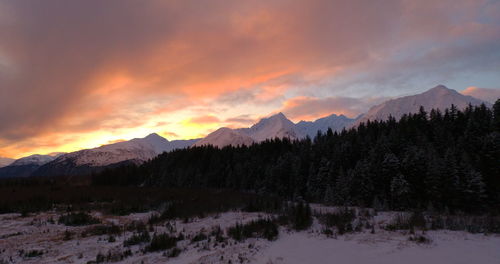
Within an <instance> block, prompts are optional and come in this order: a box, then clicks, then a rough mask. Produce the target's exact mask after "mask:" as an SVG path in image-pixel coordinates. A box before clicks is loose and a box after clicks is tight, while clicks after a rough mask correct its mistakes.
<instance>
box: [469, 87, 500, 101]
mask: <svg viewBox="0 0 500 264" xmlns="http://www.w3.org/2000/svg"><path fill="white" fill-rule="evenodd" d="M461 93H463V94H466V95H470V96H472V97H476V98H479V99H481V100H484V101H486V102H490V103H492V104H493V103H495V101H496V100H497V99H500V89H490V88H479V87H476V86H470V87H467V89H465V90H463V91H462V92H461Z"/></svg>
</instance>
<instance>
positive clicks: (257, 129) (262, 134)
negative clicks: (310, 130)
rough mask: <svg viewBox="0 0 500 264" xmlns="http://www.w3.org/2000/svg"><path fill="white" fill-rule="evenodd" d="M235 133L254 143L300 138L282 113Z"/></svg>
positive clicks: (292, 124) (291, 123)
mask: <svg viewBox="0 0 500 264" xmlns="http://www.w3.org/2000/svg"><path fill="white" fill-rule="evenodd" d="M236 131H238V132H240V133H243V134H246V135H248V136H249V137H251V138H252V139H253V140H254V141H256V142H261V141H264V140H266V139H272V138H285V137H286V138H290V139H297V138H301V137H302V135H301V134H300V132H299V131H298V130H297V128H296V127H295V124H294V123H293V122H292V121H290V120H289V119H288V118H286V116H285V115H284V114H283V113H281V112H280V113H278V114H275V115H273V116H270V117H268V118H263V119H261V120H260V121H259V122H258V123H257V124H255V125H253V126H251V127H250V128H240V129H237V130H236Z"/></svg>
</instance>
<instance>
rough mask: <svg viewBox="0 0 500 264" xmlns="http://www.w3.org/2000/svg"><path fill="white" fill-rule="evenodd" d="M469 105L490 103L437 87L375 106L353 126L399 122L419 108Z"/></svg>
mask: <svg viewBox="0 0 500 264" xmlns="http://www.w3.org/2000/svg"><path fill="white" fill-rule="evenodd" d="M469 103H470V104H472V105H480V104H483V103H484V104H485V105H487V106H491V104H490V103H487V102H484V101H482V100H479V99H477V98H474V97H471V96H467V95H463V94H461V93H459V92H457V91H455V90H453V89H449V88H447V87H446V86H444V85H438V86H436V87H434V88H432V89H430V90H428V91H426V92H424V93H421V94H416V95H411V96H405V97H400V98H396V99H392V100H389V101H386V102H384V103H382V104H379V105H376V106H374V107H372V108H370V110H369V111H368V112H367V113H366V114H364V115H363V116H362V117H361V118H359V119H358V120H357V121H356V122H355V123H354V124H353V125H354V126H356V125H358V124H360V123H361V122H366V121H368V120H386V119H388V118H389V116H393V117H394V118H395V119H396V120H399V119H400V118H401V117H402V116H403V115H404V114H408V113H417V112H418V111H419V109H420V106H423V107H424V108H425V109H426V110H431V109H442V110H444V109H446V108H449V107H450V106H451V105H452V104H453V105H455V106H456V107H457V108H458V109H464V108H465V107H467V105H468V104H469Z"/></svg>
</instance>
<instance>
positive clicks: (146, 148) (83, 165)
mask: <svg viewBox="0 0 500 264" xmlns="http://www.w3.org/2000/svg"><path fill="white" fill-rule="evenodd" d="M196 141H197V139H193V140H174V141H168V140H167V139H165V138H163V137H161V136H159V135H158V134H156V133H153V134H150V135H148V136H146V137H144V138H134V139H131V140H129V141H123V142H118V143H114V144H109V145H103V146H100V147H97V148H93V149H83V150H79V151H75V152H71V153H67V154H64V155H61V156H59V157H58V158H56V159H54V160H53V161H51V162H49V163H47V164H45V165H44V166H41V167H40V168H39V169H37V170H36V171H35V172H33V174H32V175H33V176H50V175H81V174H88V173H90V172H93V171H98V170H101V169H103V168H106V167H108V166H116V165H117V164H125V163H135V164H140V163H142V162H144V161H147V160H149V159H152V158H154V157H156V156H157V155H158V154H161V153H162V152H165V151H172V150H174V149H177V148H185V147H188V146H191V145H192V144H194V143H195V142H196Z"/></svg>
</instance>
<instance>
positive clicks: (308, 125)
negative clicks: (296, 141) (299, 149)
mask: <svg viewBox="0 0 500 264" xmlns="http://www.w3.org/2000/svg"><path fill="white" fill-rule="evenodd" d="M354 121H355V119H352V118H348V117H346V116H344V115H336V114H332V115H329V116H327V117H323V118H320V119H317V120H315V121H300V122H298V123H297V124H296V125H295V126H296V128H297V130H298V131H299V132H300V134H301V135H304V136H309V137H310V138H314V137H315V136H316V134H317V133H318V131H321V132H323V133H324V132H326V131H327V130H328V128H331V129H332V130H333V131H340V130H342V129H343V128H344V127H347V126H349V125H350V124H352V123H353V122H354Z"/></svg>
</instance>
